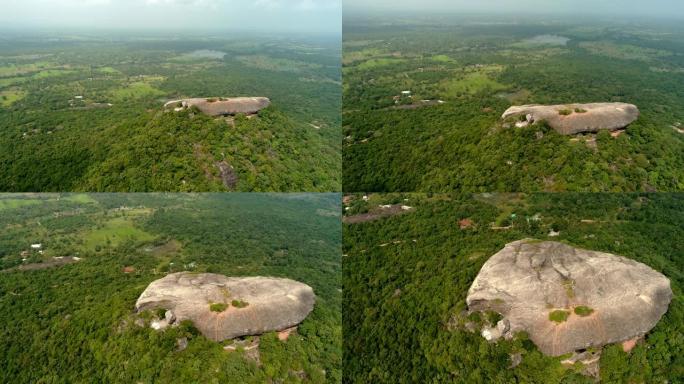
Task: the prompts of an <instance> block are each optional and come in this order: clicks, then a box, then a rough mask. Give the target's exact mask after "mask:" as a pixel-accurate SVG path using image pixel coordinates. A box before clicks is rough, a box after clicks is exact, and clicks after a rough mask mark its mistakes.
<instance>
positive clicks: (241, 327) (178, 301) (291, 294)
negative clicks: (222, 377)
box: [135, 272, 315, 341]
mask: <svg viewBox="0 0 684 384" xmlns="http://www.w3.org/2000/svg"><path fill="white" fill-rule="evenodd" d="M314 302H315V296H314V292H313V290H312V289H311V287H309V286H308V285H306V284H303V283H300V282H297V281H294V280H290V279H283V278H274V277H226V276H223V275H218V274H214V273H191V272H178V273H172V274H169V275H167V276H165V277H163V278H161V279H159V280H155V281H153V282H152V283H150V285H149V286H148V287H147V288H146V289H145V291H144V292H143V293H142V294H141V295H140V297H139V298H138V301H137V302H136V304H135V308H136V310H137V311H139V312H140V311H144V310H148V309H150V310H155V309H160V308H161V309H166V310H167V311H166V312H165V318H164V319H161V320H155V321H153V322H152V324H151V325H152V327H153V328H155V329H162V328H164V327H166V326H168V325H169V324H177V323H179V322H181V321H183V320H191V321H192V322H193V324H194V325H195V327H196V328H197V329H198V330H200V331H201V332H202V334H204V336H206V337H207V338H209V339H212V340H215V341H221V340H226V339H232V338H235V337H239V336H245V335H258V334H262V333H264V332H269V331H281V330H284V329H287V328H291V327H293V326H296V325H297V324H299V323H301V322H302V321H303V320H304V319H305V318H306V316H307V315H308V314H309V313H310V312H311V310H312V309H313V306H314Z"/></svg>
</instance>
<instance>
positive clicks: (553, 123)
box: [501, 103, 639, 135]
mask: <svg viewBox="0 0 684 384" xmlns="http://www.w3.org/2000/svg"><path fill="white" fill-rule="evenodd" d="M638 117H639V109H638V108H637V107H636V106H635V105H633V104H627V103H589V104H560V105H537V104H534V105H521V106H513V107H510V108H508V109H507V110H506V112H504V113H503V115H502V116H501V118H502V119H504V120H511V119H516V120H517V121H516V123H515V125H516V126H517V127H523V126H526V125H530V124H534V123H537V122H540V121H545V122H546V123H547V124H548V125H549V126H550V127H551V128H553V129H554V130H556V131H557V132H558V133H560V134H563V135H572V134H576V133H583V132H598V131H600V130H603V129H605V130H609V131H614V130H617V129H623V128H625V127H627V126H628V125H629V124H631V123H632V122H633V121H634V120H636V119H637V118H638Z"/></svg>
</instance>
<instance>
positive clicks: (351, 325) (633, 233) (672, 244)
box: [342, 193, 684, 384]
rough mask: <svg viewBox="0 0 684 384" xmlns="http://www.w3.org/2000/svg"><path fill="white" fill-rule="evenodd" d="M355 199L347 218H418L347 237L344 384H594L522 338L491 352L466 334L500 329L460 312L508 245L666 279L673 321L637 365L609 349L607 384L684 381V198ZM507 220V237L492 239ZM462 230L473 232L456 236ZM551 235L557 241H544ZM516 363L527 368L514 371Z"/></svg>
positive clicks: (631, 356) (382, 222)
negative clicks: (400, 209)
mask: <svg viewBox="0 0 684 384" xmlns="http://www.w3.org/2000/svg"><path fill="white" fill-rule="evenodd" d="M352 197H353V199H352V201H351V202H348V204H349V205H348V206H349V207H352V209H350V210H348V211H347V212H348V214H349V215H353V214H357V213H358V212H363V211H367V210H369V209H372V208H373V207H377V206H378V205H379V204H406V205H409V206H412V207H414V208H415V210H413V211H411V212H408V213H405V214H401V215H395V216H392V217H387V218H383V219H379V220H375V221H368V222H365V223H361V224H345V225H344V246H343V254H344V255H346V256H345V257H343V269H342V273H343V285H344V292H343V295H344V302H343V308H344V316H343V327H344V332H345V333H344V359H343V362H344V363H343V370H344V373H345V382H347V383H378V384H382V383H392V384H394V383H459V384H460V383H463V384H465V383H545V384H568V383H585V384H590V383H594V382H595V381H594V380H593V379H592V378H589V377H585V376H583V375H581V374H580V373H578V372H576V369H574V368H572V367H567V366H563V365H562V364H561V363H560V359H559V358H557V357H549V356H544V355H543V354H542V353H541V352H540V351H539V350H538V349H537V348H536V346H535V345H534V344H533V343H532V342H531V341H530V340H529V339H528V338H527V336H526V335H524V334H518V335H517V336H516V337H515V338H514V339H513V340H500V341H498V342H497V343H495V344H494V343H489V342H487V341H486V340H485V339H484V338H483V337H482V336H481V335H480V334H479V332H472V331H469V330H468V327H467V324H468V323H470V322H473V323H483V322H485V321H486V320H490V321H491V320H496V317H493V318H491V319H485V317H487V316H489V315H488V314H478V315H477V316H475V315H471V316H467V315H466V314H465V312H464V311H466V310H467V306H466V303H465V299H466V296H467V292H468V289H469V288H470V286H471V284H472V282H473V280H474V279H475V277H476V276H477V274H478V272H479V271H480V268H481V267H482V265H483V264H484V263H485V262H486V261H487V258H488V257H489V256H491V255H493V254H495V253H496V252H498V251H499V250H501V249H502V248H503V246H504V244H506V243H509V242H511V241H515V240H520V239H523V238H533V239H542V240H555V241H562V242H566V243H568V244H570V245H573V246H576V247H580V248H583V249H591V250H596V251H602V252H610V253H614V254H618V255H622V256H625V257H628V258H630V259H634V260H636V261H639V262H642V263H644V264H646V265H649V266H650V267H652V268H654V269H656V270H657V271H659V272H661V273H663V274H664V275H666V276H667V277H668V278H669V279H670V284H671V286H672V290H673V292H674V298H673V300H672V302H671V303H670V307H669V309H668V311H667V312H666V313H665V315H664V316H663V317H662V319H661V320H660V321H659V322H658V324H657V325H656V327H655V328H654V329H653V330H651V331H650V332H649V333H647V334H646V336H645V340H644V344H643V345H637V346H636V347H635V348H634V349H633V350H632V351H631V352H630V353H625V352H623V351H622V346H621V345H619V344H618V345H615V346H610V347H607V348H604V351H603V354H602V355H601V360H600V369H601V379H602V380H601V382H605V383H658V382H664V381H670V382H680V381H684V369H682V368H681V367H682V366H683V365H682V364H681V362H682V357H683V356H684V340H683V339H682V338H681V337H678V336H676V335H681V334H682V333H684V295H683V293H682V292H683V289H684V274H683V273H682V270H684V260H683V259H682V257H681V255H682V254H684V244H682V242H681V240H680V239H681V238H682V236H684V214H683V213H684V195H682V194H666V193H659V194H584V193H561V194H555V193H548V194H529V195H525V194H490V193H484V194H478V195H475V196H473V197H464V196H461V195H440V194H418V193H412V194H399V193H396V194H370V195H368V201H367V202H366V201H363V199H362V198H361V197H362V195H358V194H357V195H352ZM405 199H407V200H405ZM353 210H354V211H355V212H352V211H353ZM512 213H515V217H513V218H511V216H512V215H511V214H512ZM537 215H538V216H537ZM502 216H505V217H508V218H509V219H508V221H509V222H508V224H507V225H510V228H508V229H500V228H496V229H495V228H493V227H494V226H495V225H496V223H495V222H496V220H497V218H499V217H502ZM532 217H539V220H532V219H529V218H532ZM462 219H469V220H471V221H472V223H473V226H472V227H470V228H468V229H467V230H461V229H459V227H458V225H457V223H458V221H460V220H462ZM528 219H529V220H528ZM583 220H584V221H583ZM552 228H555V230H557V231H560V235H559V236H558V237H551V238H550V237H548V233H549V231H550V230H551V229H552ZM383 244H384V246H383ZM553 309H554V308H549V309H548V311H549V312H551V311H552V310H553ZM544 316H545V318H546V316H548V315H547V313H544ZM570 316H575V315H574V314H570ZM494 324H495V323H494ZM554 324H555V323H554ZM515 353H520V354H521V356H522V362H521V363H520V365H518V366H516V367H515V368H510V366H511V358H510V355H511V354H515Z"/></svg>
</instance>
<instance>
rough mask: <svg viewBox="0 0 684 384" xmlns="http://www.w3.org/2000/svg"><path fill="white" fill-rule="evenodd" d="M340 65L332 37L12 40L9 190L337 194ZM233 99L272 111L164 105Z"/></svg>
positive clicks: (6, 76) (3, 130)
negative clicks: (221, 112)
mask: <svg viewBox="0 0 684 384" xmlns="http://www.w3.org/2000/svg"><path fill="white" fill-rule="evenodd" d="M54 38H58V39H59V43H56V42H54V41H53V40H54ZM36 52H40V53H41V54H36ZM340 56H341V54H340V48H339V41H332V40H325V39H319V40H317V41H309V40H299V39H298V40H296V41H286V40H282V39H279V40H278V41H277V43H276V44H274V41H272V40H269V39H266V38H262V39H253V40H249V41H244V40H242V39H234V38H225V39H220V38H217V39H214V38H212V39H202V38H199V37H198V38H188V39H176V38H170V39H169V40H165V39H158V38H154V39H147V38H145V37H140V38H138V37H128V36H124V37H122V39H120V40H117V41H112V40H111V39H108V38H107V37H99V36H97V35H95V36H89V37H88V39H87V41H84V40H82V39H81V38H80V36H40V35H37V36H36V37H35V38H34V37H32V38H28V37H27V38H22V37H11V38H8V39H6V40H5V41H4V42H3V43H2V47H0V148H2V149H3V150H2V151H0V168H1V169H2V172H0V190H2V191H17V192H24V191H37V192H46V191H88V192H90V191H103V192H105V191H110V192H138V191H140V192H142V191H183V192H185V191H201V192H207V191H217V192H218V191H259V192H261V191H263V192H271V191H339V190H341V174H340V164H341V157H342V155H341V148H340V141H341V139H342V137H341V129H340V125H341V118H340V113H339V108H340V97H341V90H340V83H341V70H340ZM179 57H183V59H179ZM231 96H265V97H269V98H270V100H271V106H270V107H268V108H266V109H264V110H262V111H260V113H259V114H258V115H257V116H254V117H251V118H247V117H245V116H236V117H235V118H214V117H210V116H206V115H203V114H201V113H197V112H193V111H184V112H179V113H176V112H173V110H172V109H171V108H170V109H171V111H166V112H165V111H164V108H163V105H164V103H165V102H167V101H169V100H175V99H181V98H186V97H231ZM312 125H315V128H314V127H313V126H312Z"/></svg>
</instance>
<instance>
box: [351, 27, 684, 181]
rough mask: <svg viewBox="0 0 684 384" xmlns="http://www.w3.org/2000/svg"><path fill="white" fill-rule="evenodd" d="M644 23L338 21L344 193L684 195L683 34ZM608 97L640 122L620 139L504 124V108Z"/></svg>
mask: <svg viewBox="0 0 684 384" xmlns="http://www.w3.org/2000/svg"><path fill="white" fill-rule="evenodd" d="M639 23H640V24H639V25H638V26H636V25H631V24H626V23H618V22H614V23H610V22H606V21H605V20H592V19H591V18H587V19H585V20H583V21H581V22H578V21H576V20H575V21H568V20H559V19H558V18H550V19H548V20H547V19H545V20H544V21H539V20H534V19H531V18H530V19H529V20H528V19H526V18H525V17H518V18H516V19H515V20H512V19H510V18H509V19H506V18H504V17H501V18H496V17H490V18H488V19H485V18H479V19H478V18H474V17H473V18H465V17H462V18H451V17H437V16H435V17H430V18H427V17H420V15H414V16H413V17H404V18H399V17H396V18H391V17H389V16H387V17H380V16H378V17H368V18H358V17H357V18H353V17H352V18H348V19H345V34H344V41H343V77H344V82H343V117H342V124H343V135H344V141H343V143H344V144H343V162H344V169H343V181H344V190H346V191H350V192H355V191H364V190H365V191H379V192H382V191H386V192H406V191H422V192H448V191H469V192H486V191H506V192H517V191H525V192H534V191H584V192H599V191H610V192H631V191H655V190H657V191H681V190H683V189H684V173H683V170H684V127H683V126H682V124H684V109H682V105H684V43H682V42H683V41H684V29H682V26H681V24H673V23H668V22H664V21H653V22H649V21H647V20H640V21H639ZM404 91H406V92H410V94H408V93H402V92H404ZM602 101H605V102H618V101H619V102H627V103H632V104H635V105H637V107H638V108H639V109H640V112H641V115H640V117H639V119H638V120H637V121H635V122H634V123H632V124H631V125H630V126H628V127H627V129H626V130H624V131H623V132H621V134H619V135H617V136H612V135H610V134H609V133H608V132H600V133H598V134H583V135H582V134H580V135H575V136H562V135H560V134H558V133H556V132H555V131H554V130H553V129H550V128H549V127H548V126H546V125H545V124H543V123H540V124H536V125H532V126H528V127H524V128H508V129H506V128H503V127H502V124H501V119H500V117H501V115H502V113H503V112H504V111H505V110H506V109H507V108H508V107H510V106H511V105H521V104H565V103H572V102H578V103H589V102H602Z"/></svg>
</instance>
